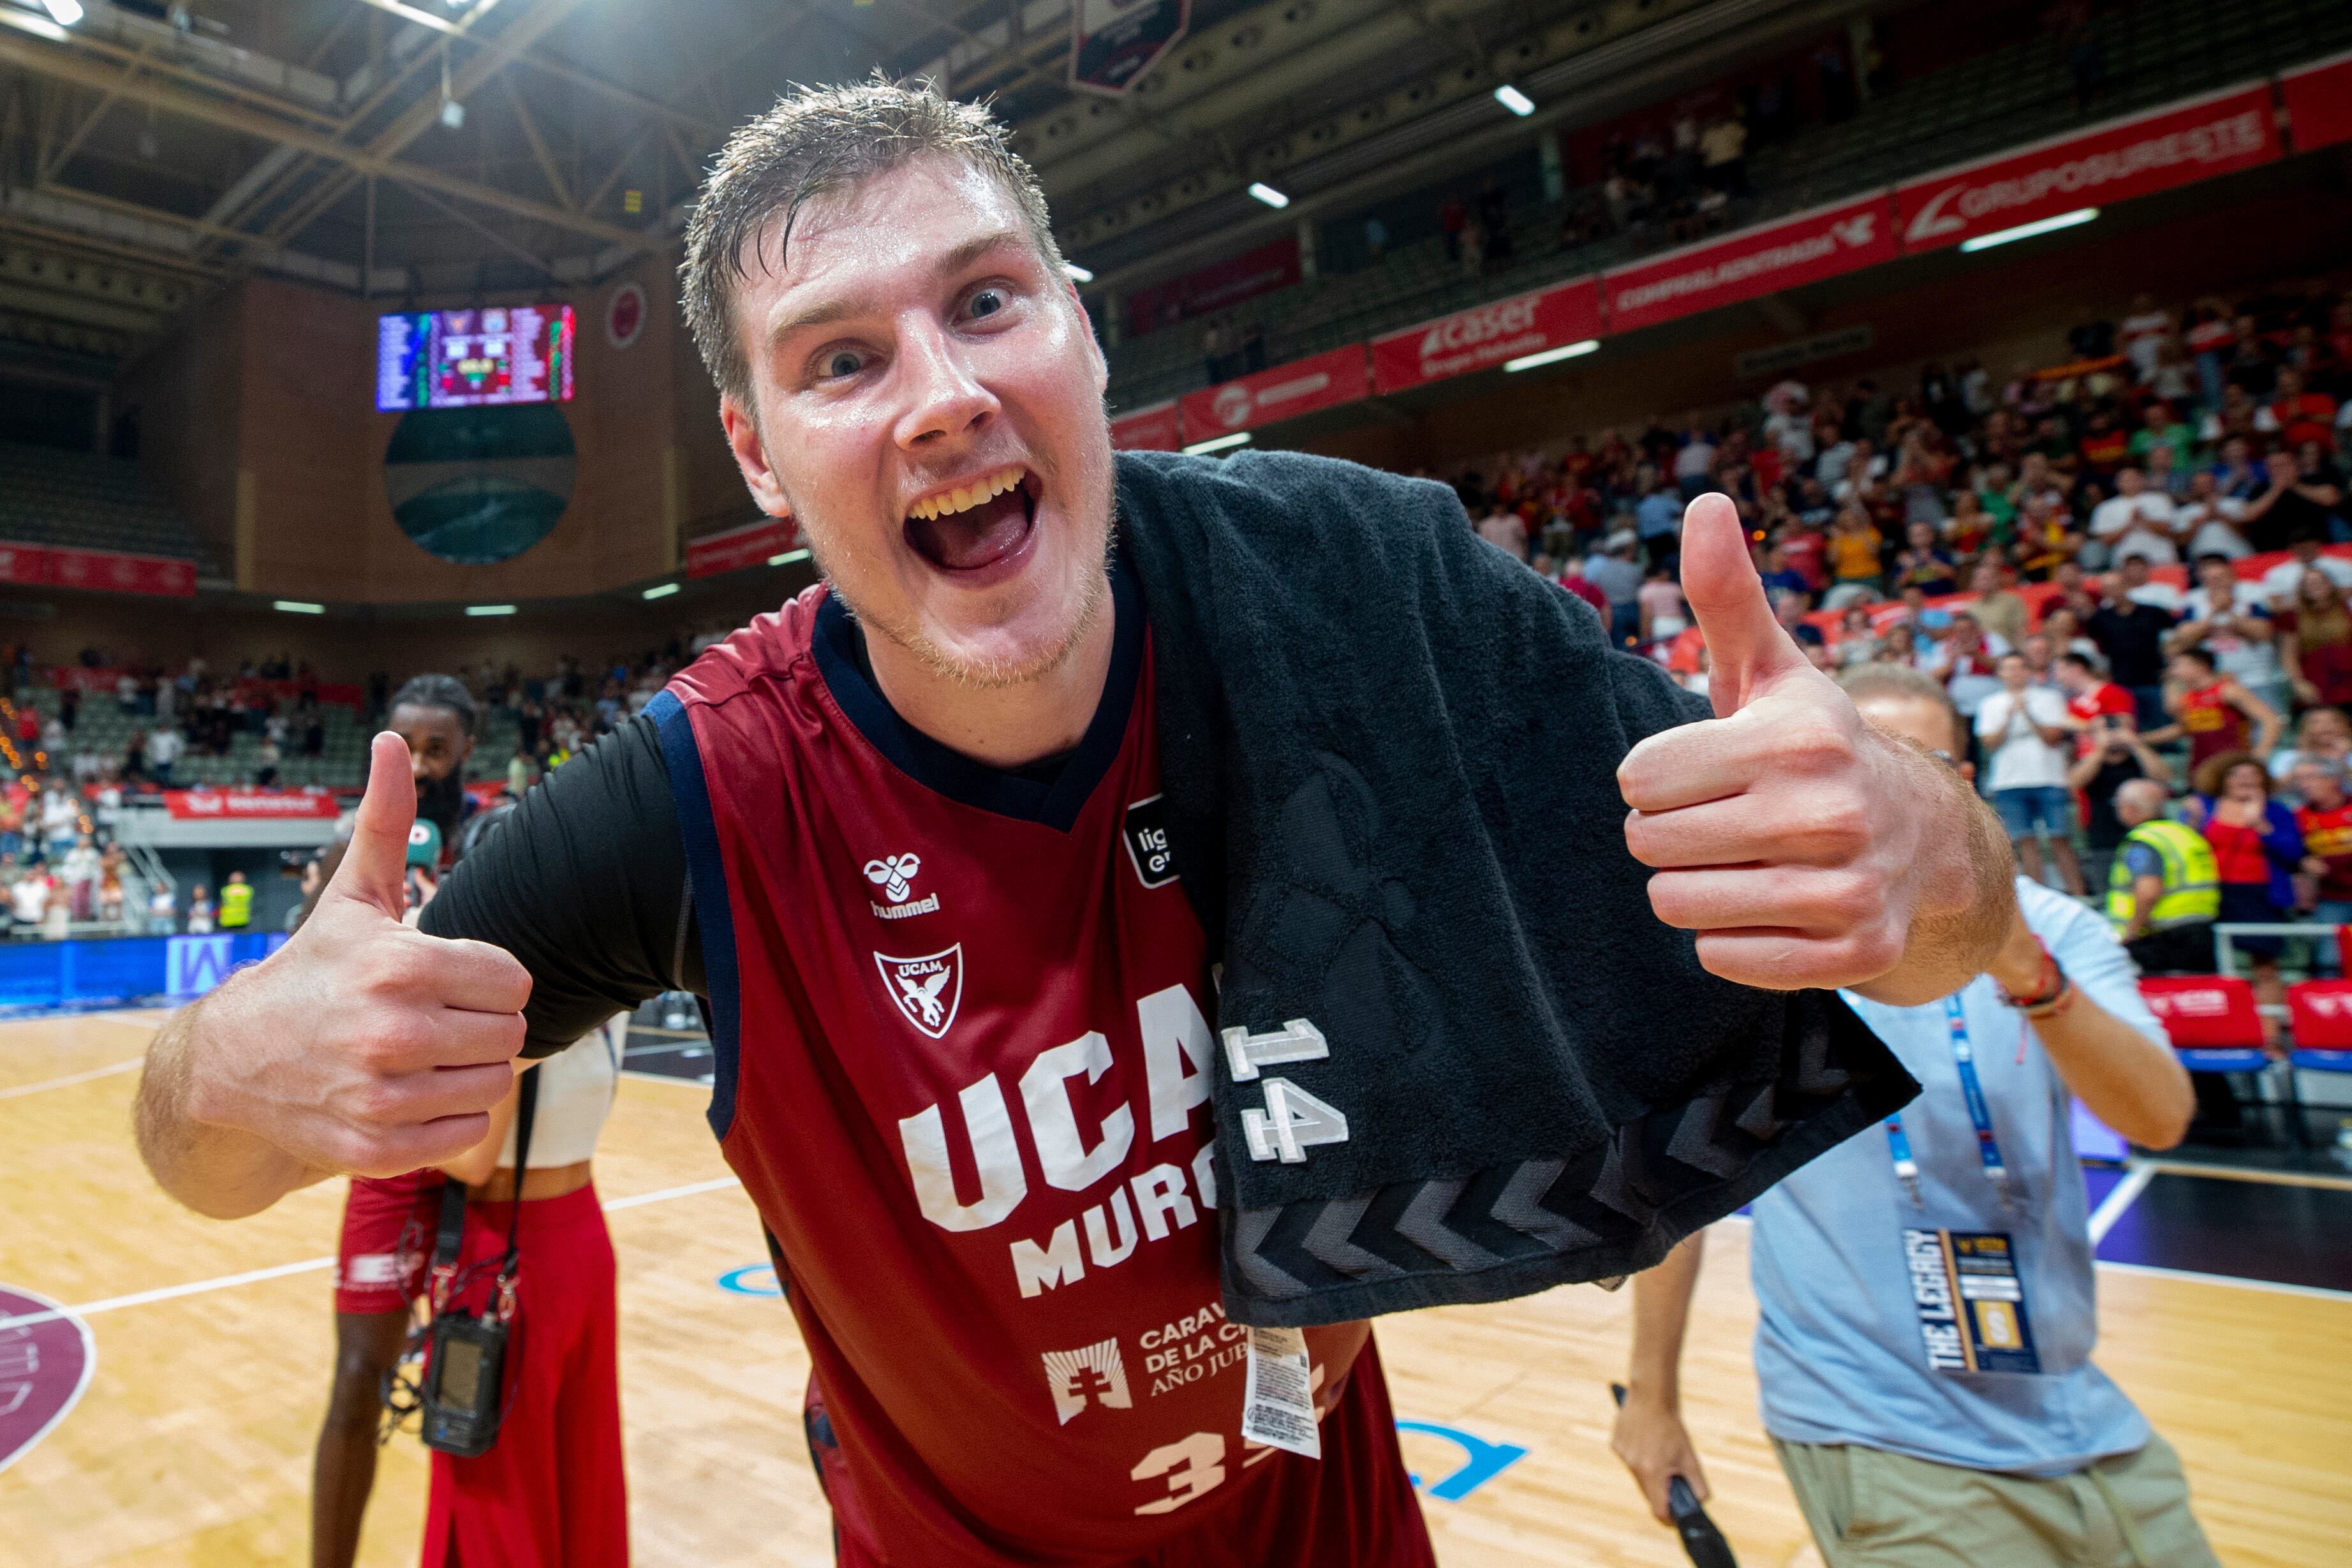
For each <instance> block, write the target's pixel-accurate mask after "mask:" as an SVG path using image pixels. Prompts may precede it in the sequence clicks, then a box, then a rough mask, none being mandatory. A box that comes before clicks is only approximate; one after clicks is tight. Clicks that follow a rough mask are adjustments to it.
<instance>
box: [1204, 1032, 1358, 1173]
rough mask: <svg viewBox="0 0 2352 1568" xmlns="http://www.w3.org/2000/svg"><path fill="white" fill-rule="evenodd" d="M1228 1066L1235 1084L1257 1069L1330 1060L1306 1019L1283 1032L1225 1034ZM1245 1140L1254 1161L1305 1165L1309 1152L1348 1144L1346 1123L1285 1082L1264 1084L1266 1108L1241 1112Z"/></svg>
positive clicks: (1273, 1080)
mask: <svg viewBox="0 0 2352 1568" xmlns="http://www.w3.org/2000/svg"><path fill="white" fill-rule="evenodd" d="M1224 1042H1225V1065H1226V1067H1227V1068H1230V1069H1231V1070H1232V1072H1233V1075H1234V1082H1235V1083H1248V1082H1250V1081H1251V1080H1252V1079H1255V1078H1256V1077H1257V1075H1258V1068H1267V1067H1279V1066H1281V1065H1282V1064H1284V1063H1286V1062H1319V1061H1323V1060H1326V1059H1327V1058H1329V1056H1330V1055H1331V1047H1330V1044H1329V1042H1328V1041H1327V1040H1325V1039H1324V1038H1323V1031H1322V1030H1320V1029H1318V1028H1317V1027H1316V1026H1314V1024H1313V1023H1312V1022H1311V1021H1309V1020H1308V1019H1306V1018H1286V1019H1285V1020H1283V1025H1282V1027H1281V1028H1279V1029H1276V1030H1274V1031H1272V1032H1270V1033H1268V1034H1264V1035H1253V1034H1251V1033H1250V1032H1249V1031H1248V1030H1247V1029H1243V1028H1231V1029H1227V1030H1225V1031H1224ZM1242 1135H1243V1137H1244V1138H1245V1139H1246V1140H1247V1141H1248V1142H1249V1152H1250V1158H1251V1159H1253V1160H1279V1161H1281V1162H1282V1163H1284V1164H1286V1165H1297V1164H1300V1163H1304V1162H1305V1161H1306V1159H1307V1150H1309V1149H1314V1148H1318V1147H1321V1146H1322V1145H1325V1144H1329V1143H1345V1142H1347V1141H1348V1119H1347V1118H1346V1117H1345V1116H1343V1115H1341V1114H1340V1113H1339V1110H1336V1109H1335V1108H1333V1107H1331V1106H1329V1105H1327V1104H1325V1103H1324V1102H1323V1101H1322V1100H1318V1099H1316V1098H1315V1096H1313V1095H1311V1094H1309V1093H1307V1091H1306V1090H1305V1089H1301V1088H1299V1087H1298V1086H1297V1084H1295V1083H1293V1082H1291V1081H1290V1080H1289V1079H1286V1078H1270V1079H1266V1080H1265V1110H1259V1109H1258V1108H1257V1107H1255V1106H1250V1107H1247V1108H1245V1109H1244V1110H1243V1111H1242Z"/></svg>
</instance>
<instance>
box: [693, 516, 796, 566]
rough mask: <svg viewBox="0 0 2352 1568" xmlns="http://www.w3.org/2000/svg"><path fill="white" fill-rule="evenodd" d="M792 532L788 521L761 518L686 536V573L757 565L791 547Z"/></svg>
mask: <svg viewBox="0 0 2352 1568" xmlns="http://www.w3.org/2000/svg"><path fill="white" fill-rule="evenodd" d="M795 534H796V530H795V529H794V528H793V524H792V523H791V521H789V520H787V521H777V520H776V519H775V518H772V517H765V518H761V520H760V521H757V522H747V523H745V524H744V525H743V526H742V527H740V528H730V529H728V530H727V531H725V532H723V533H706V534H704V535H703V536H702V537H701V538H699V539H689V540H688V541H687V542H686V574H687V575H688V576H689V577H713V576H716V575H718V574H719V573H721V572H736V571H740V570H741V569H742V568H744V567H746V566H758V565H761V564H763V563H766V561H767V559H768V557H769V556H771V555H782V553H783V552H785V551H787V550H790V549H792V548H793V539H794V537H795Z"/></svg>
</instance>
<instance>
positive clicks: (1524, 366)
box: [1503, 338, 1601, 374]
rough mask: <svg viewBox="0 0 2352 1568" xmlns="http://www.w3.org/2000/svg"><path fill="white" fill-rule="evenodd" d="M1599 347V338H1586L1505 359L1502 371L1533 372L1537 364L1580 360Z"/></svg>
mask: <svg viewBox="0 0 2352 1568" xmlns="http://www.w3.org/2000/svg"><path fill="white" fill-rule="evenodd" d="M1600 346H1601V340H1600V339H1599V338H1587V339H1585V340H1584V341H1583V342H1580V343H1562V344H1560V345H1559V347H1558V348H1556V349H1546V350H1544V351H1543V352H1542V353H1532V354H1521V355H1520V356H1519V357H1518V358H1517V359H1507V360H1505V361H1504V362H1503V370H1504V372H1505V373H1506V374H1508V373H1509V372H1511V371H1515V370H1533V369H1535V368H1536V366H1538V365H1539V364H1558V363H1559V362H1560V361H1562V360H1564V359H1581V358H1583V357H1584V356H1585V355H1586V354H1589V353H1591V352H1592V351H1593V350H1594V349H1597V348H1599V347H1600Z"/></svg>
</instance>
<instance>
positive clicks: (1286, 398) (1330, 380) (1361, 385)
mask: <svg viewBox="0 0 2352 1568" xmlns="http://www.w3.org/2000/svg"><path fill="white" fill-rule="evenodd" d="M1371 391H1372V387H1371V377H1370V375H1369V374H1367V373H1366V371H1365V366H1364V345H1363V344H1361V343H1349V345H1348V346H1347V347H1345V348H1337V349H1332V350H1331V351H1329V352H1328V353H1319V354H1317V355H1315V356H1314V357H1313V358H1312V359H1302V360H1294V361H1292V362H1291V363H1288V364H1278V365H1276V366H1275V367H1274V368H1273V369H1272V370H1262V371H1260V372H1258V373H1257V374H1255V375H1247V376H1244V377H1243V378H1242V379H1241V380H1239V381H1229V382H1227V383H1225V384H1223V386H1211V387H1205V388H1203V389H1202V390H1201V391H1199V392H1188V393H1186V394H1185V395H1183V397H1182V398H1181V399H1180V400H1179V401H1178V403H1177V405H1176V406H1177V408H1178V409H1179V411H1180V412H1181V415H1182V416H1183V420H1184V439H1185V440H1186V441H1187V442H1192V441H1204V440H1207V439H1208V438H1209V437H1213V436H1226V435H1231V434H1232V433H1233V432H1234V431H1236V430H1251V429H1255V428H1256V427H1257V426H1261V425H1272V424H1274V423H1275V422H1276V420H1281V419H1291V418H1296V417H1297V416H1299V415H1301V414H1311V413H1313V412H1314V411H1315V410H1317V409H1318V408H1329V407H1332V406H1334V405H1338V404H1341V403H1353V402H1355V401H1356V400H1357V399H1359V398H1362V397H1369V396H1370V395H1371Z"/></svg>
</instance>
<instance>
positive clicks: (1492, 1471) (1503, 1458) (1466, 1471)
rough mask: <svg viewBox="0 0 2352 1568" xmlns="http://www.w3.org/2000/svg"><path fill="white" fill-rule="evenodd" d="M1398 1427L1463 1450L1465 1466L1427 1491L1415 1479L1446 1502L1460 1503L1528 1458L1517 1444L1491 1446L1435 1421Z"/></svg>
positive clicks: (1456, 1427) (1398, 1425)
mask: <svg viewBox="0 0 2352 1568" xmlns="http://www.w3.org/2000/svg"><path fill="white" fill-rule="evenodd" d="M1396 1425H1397V1430H1398V1431H1399V1432H1426V1433H1427V1434H1429V1435H1430V1436H1433V1437H1443V1438H1444V1439H1445V1440H1446V1441H1447V1442H1449V1443H1452V1444H1454V1446H1455V1447H1459V1448H1460V1449H1461V1450H1462V1463H1461V1465H1460V1466H1459V1467H1457V1468H1455V1469H1454V1471H1453V1473H1451V1474H1450V1475H1447V1476H1446V1477H1444V1479H1441V1480H1436V1481H1433V1482H1431V1483H1429V1484H1428V1485H1427V1486H1425V1487H1423V1484H1422V1479H1421V1477H1420V1476H1418V1475H1415V1476H1414V1477H1413V1478H1412V1484H1413V1485H1414V1486H1416V1487H1422V1489H1423V1490H1424V1491H1426V1492H1427V1493H1428V1494H1429V1495H1430V1496H1431V1497H1433V1498H1436V1499H1438V1500H1440V1501H1442V1502H1460V1501H1461V1500H1463V1499H1464V1498H1466V1497H1468V1496H1469V1495H1470V1494H1471V1493H1472V1492H1475V1491H1476V1490H1477V1489H1479V1488H1480V1487H1483V1486H1485V1485H1486V1483H1487V1482H1488V1481H1491V1480H1493V1479H1495V1478H1496V1476H1499V1475H1501V1474H1502V1473H1503V1472H1504V1471H1505V1470H1507V1469H1509V1468H1511V1467H1512V1466H1513V1465H1516V1464H1517V1463H1518V1462H1519V1461H1520V1460H1521V1459H1524V1458H1527V1457H1528V1451H1527V1450H1526V1449H1525V1448H1522V1447H1519V1446H1518V1445H1517V1443H1489V1442H1487V1441H1486V1439H1485V1438H1484V1437H1479V1436H1473V1435H1472V1434H1470V1433H1468V1432H1465V1431H1463V1430H1462V1429H1461V1428H1460V1427H1459V1426H1439V1425H1437V1424H1436V1423H1435V1422H1433V1421H1400V1422H1398V1423H1397V1424H1396Z"/></svg>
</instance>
